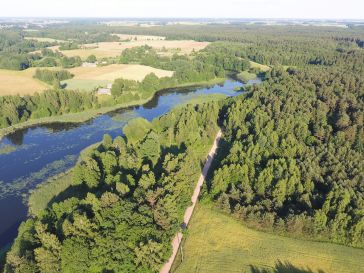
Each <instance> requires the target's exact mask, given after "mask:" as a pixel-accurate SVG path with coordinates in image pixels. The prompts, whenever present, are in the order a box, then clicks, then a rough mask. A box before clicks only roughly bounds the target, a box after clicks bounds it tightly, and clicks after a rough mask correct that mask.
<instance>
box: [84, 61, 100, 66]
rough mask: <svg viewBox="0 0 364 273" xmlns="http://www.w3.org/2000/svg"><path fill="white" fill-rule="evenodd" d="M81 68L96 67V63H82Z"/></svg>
mask: <svg viewBox="0 0 364 273" xmlns="http://www.w3.org/2000/svg"><path fill="white" fill-rule="evenodd" d="M82 67H97V62H96V63H88V62H84V63H82Z"/></svg>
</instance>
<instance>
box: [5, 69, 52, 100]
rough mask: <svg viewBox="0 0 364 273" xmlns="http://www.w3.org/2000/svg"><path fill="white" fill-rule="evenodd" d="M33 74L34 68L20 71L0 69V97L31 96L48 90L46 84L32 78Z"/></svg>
mask: <svg viewBox="0 0 364 273" xmlns="http://www.w3.org/2000/svg"><path fill="white" fill-rule="evenodd" d="M34 73H35V68H30V69H26V70H22V71H13V70H6V69H0V83H1V84H0V96H5V95H17V94H19V95H31V94H34V93H35V92H40V91H44V90H46V89H48V88H49V86H48V85H47V84H46V83H43V82H41V81H39V80H37V79H34V78H33V75H34Z"/></svg>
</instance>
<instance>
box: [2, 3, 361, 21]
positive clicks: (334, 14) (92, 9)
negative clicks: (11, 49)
mask: <svg viewBox="0 0 364 273" xmlns="http://www.w3.org/2000/svg"><path fill="white" fill-rule="evenodd" d="M1 1H4V2H6V4H5V3H3V4H1V9H0V16H19V17H20V16H27V17H39V16H41V17H54V16H56V17H205V18H206V17H210V18H211V17H217V18H227V17H229V18H232V17H234V18H338V19H341V18H347V19H353V18H354V19H364V12H363V10H364V0H346V1H341V0H340V1H339V0H57V1H56V0H32V1H30V0H1Z"/></svg>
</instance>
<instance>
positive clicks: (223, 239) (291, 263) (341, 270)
mask: <svg viewBox="0 0 364 273" xmlns="http://www.w3.org/2000/svg"><path fill="white" fill-rule="evenodd" d="M183 254H184V261H183V262H182V263H181V253H179V256H178V257H177V259H176V262H175V264H174V270H173V271H172V272H173V273H193V272H199V273H205V272H206V273H215V272H216V273H221V272H229V273H234V272H239V273H241V272H251V273H252V272H256V273H258V272H261V273H263V272H264V273H268V272H275V273H278V272H279V273H288V272H296V273H299V272H300V273H311V272H315V273H316V272H324V273H334V272H335V273H346V272H353V273H354V272H355V273H358V272H363V268H364V250H363V249H355V248H350V247H346V246H342V245H335V244H330V243H322V242H313V241H308V240H298V239H293V238H287V237H281V236H278V235H274V234H269V233H263V232H259V231H255V230H252V229H249V228H247V227H245V226H244V225H243V224H242V223H241V222H239V221H237V220H236V219H234V218H232V217H231V216H229V215H225V214H223V213H221V212H219V211H217V210H216V209H214V208H212V207H211V205H207V204H198V206H197V210H196V211H195V213H194V216H193V218H192V222H191V224H190V227H189V230H188V235H187V238H186V239H185V240H184V244H183ZM176 267H177V269H176ZM264 270H266V271H264ZM319 270H322V271H319Z"/></svg>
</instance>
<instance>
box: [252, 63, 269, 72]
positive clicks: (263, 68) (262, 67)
mask: <svg viewBox="0 0 364 273" xmlns="http://www.w3.org/2000/svg"><path fill="white" fill-rule="evenodd" d="M250 66H251V67H252V68H259V70H260V71H263V72H265V71H268V70H269V69H270V67H269V66H267V65H264V64H259V63H256V62H253V61H250Z"/></svg>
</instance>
